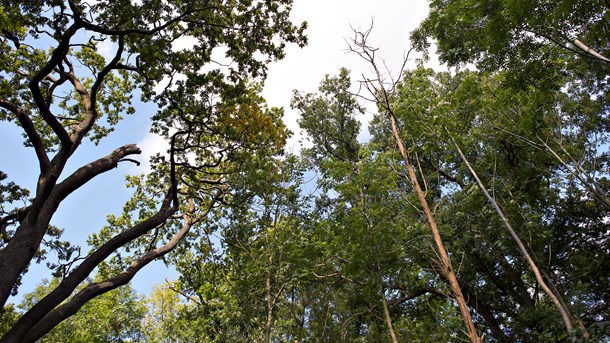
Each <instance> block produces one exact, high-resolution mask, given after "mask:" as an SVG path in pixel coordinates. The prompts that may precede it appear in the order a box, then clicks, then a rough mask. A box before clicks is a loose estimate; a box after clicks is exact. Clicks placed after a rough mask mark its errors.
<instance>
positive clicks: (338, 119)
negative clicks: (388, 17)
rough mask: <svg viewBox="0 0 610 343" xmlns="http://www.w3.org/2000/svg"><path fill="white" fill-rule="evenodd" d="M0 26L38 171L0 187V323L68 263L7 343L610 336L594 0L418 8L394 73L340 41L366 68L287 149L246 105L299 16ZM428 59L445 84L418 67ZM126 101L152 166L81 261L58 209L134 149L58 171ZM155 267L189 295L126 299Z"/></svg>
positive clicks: (191, 11) (322, 102) (362, 35)
mask: <svg viewBox="0 0 610 343" xmlns="http://www.w3.org/2000/svg"><path fill="white" fill-rule="evenodd" d="M1 9H2V16H0V21H2V24H3V26H2V27H3V29H2V32H1V36H0V38H1V42H2V44H3V45H2V50H0V54H3V55H2V57H3V58H1V59H0V63H3V64H2V67H3V69H2V73H0V107H1V108H2V112H1V113H2V114H1V115H2V119H3V120H6V121H12V122H15V123H16V124H17V125H18V126H19V127H21V128H22V129H23V131H24V134H25V138H26V141H25V144H26V145H27V146H29V147H31V148H32V150H33V151H34V153H35V154H36V156H37V158H38V161H39V168H40V176H39V179H38V180H39V181H38V186H37V188H36V189H35V190H32V194H33V195H31V194H30V191H29V190H27V189H24V188H22V187H21V186H20V185H17V184H15V183H14V182H11V180H10V178H9V177H10V175H8V176H7V175H6V174H4V173H0V191H1V193H0V201H1V202H2V207H1V208H0V209H1V210H2V222H1V224H2V236H3V239H4V240H3V243H1V244H2V245H0V248H1V250H0V268H1V269H0V270H2V273H3V278H2V279H1V280H0V295H2V296H4V298H0V299H3V304H4V303H5V302H6V299H7V298H8V296H9V293H10V292H11V291H15V290H17V289H18V285H19V277H20V275H22V274H23V273H25V272H26V271H27V267H28V265H29V264H30V263H31V262H33V261H35V260H36V259H37V258H38V257H40V256H41V255H43V254H44V251H43V249H53V250H54V251H56V252H57V254H58V256H59V261H58V262H57V263H56V264H54V265H52V266H51V267H52V269H53V271H54V273H55V278H54V279H52V280H51V281H45V282H43V283H42V284H41V285H40V286H39V287H38V288H37V289H36V290H35V291H34V292H33V293H31V294H28V295H26V296H25V297H24V300H23V301H22V303H21V304H17V305H14V304H8V305H5V306H4V307H3V310H2V312H0V319H1V320H0V335H3V338H2V342H21V341H36V340H38V339H42V341H47V340H48V341H68V342H72V341H131V342H284V341H286V342H318V341H324V342H392V343H397V342H403V341H408V342H430V341H439V342H463V341H466V340H469V341H470V342H558V341H571V342H581V341H582V342H597V341H607V340H608V339H609V338H610V310H609V307H608V303H609V301H610V299H609V293H608V289H609V280H610V256H609V255H608V246H609V244H610V241H609V236H608V232H609V231H608V215H609V213H610V200H609V197H608V190H609V186H610V174H609V170H610V169H609V165H610V163H609V159H608V158H609V156H610V155H609V154H608V143H609V138H610V136H609V128H610V125H609V118H608V109H609V108H610V106H609V104H610V102H609V101H608V99H609V98H608V94H610V93H609V89H608V68H609V66H610V61H609V60H608V58H607V56H608V54H610V52H609V51H608V49H609V47H610V45H608V27H607V26H608V20H607V19H608V18H607V16H608V11H609V10H610V8H609V7H608V4H607V3H606V2H604V1H589V2H583V1H580V2H578V1H567V0H566V1H547V2H545V1H538V2H534V3H532V2H527V1H517V0H503V1H474V0H452V1H436V0H433V1H431V2H430V13H429V15H428V17H427V18H426V19H425V20H424V21H423V22H422V23H421V25H420V26H419V27H418V28H417V29H416V30H414V31H413V32H412V33H411V39H412V44H413V46H412V49H411V50H410V52H409V55H410V54H411V53H416V51H417V50H419V51H420V52H423V53H424V56H423V57H424V58H423V59H422V60H418V61H416V63H415V64H414V65H413V66H412V67H411V66H410V65H409V64H408V63H407V62H409V61H408V60H405V65H404V66H403V70H401V72H400V74H399V75H390V74H388V72H387V71H386V70H387V69H386V68H384V66H383V62H382V59H381V56H380V55H381V51H380V50H379V49H377V48H375V46H374V42H372V41H370V35H369V34H370V33H371V30H372V28H371V30H365V31H358V30H355V31H354V38H353V40H351V41H350V44H349V45H348V47H347V48H348V50H350V51H351V52H352V53H355V54H356V55H357V56H359V57H361V58H362V63H363V64H365V65H366V67H367V68H369V70H371V73H370V74H369V75H362V78H361V79H359V80H355V77H353V76H352V75H350V71H349V70H347V69H345V68H341V69H339V70H338V72H337V74H336V75H326V76H324V77H323V78H322V79H321V82H320V85H319V88H318V89H317V91H313V92H311V91H310V90H294V92H293V97H292V100H291V108H292V110H293V111H294V112H295V113H296V114H297V115H298V120H297V122H298V124H299V126H300V129H301V130H302V131H303V133H304V140H305V141H306V143H305V144H304V147H303V149H302V150H301V151H300V153H298V154H296V155H294V154H289V153H286V152H284V151H283V149H284V144H285V142H286V139H287V138H288V137H289V136H290V134H291V133H290V132H289V130H288V129H287V128H286V127H285V125H284V122H283V117H282V116H283V110H282V109H277V108H269V107H268V106H267V105H266V102H265V99H263V98H262V97H261V95H260V91H261V81H262V80H263V79H264V77H265V72H266V65H267V63H268V62H271V61H273V60H275V59H279V58H281V57H283V50H284V45H285V44H287V43H296V44H298V45H301V46H302V45H303V44H305V42H306V40H305V37H304V31H303V30H304V26H295V25H294V24H293V23H291V22H290V20H289V13H290V10H291V2H290V1H280V0H277V1H245V0H244V1H230V2H221V1H218V2H216V1H207V2H206V1H193V2H191V1H179V2H170V3H168V2H163V1H142V2H139V3H129V4H117V3H116V2H112V1H108V2H104V1H100V2H96V3H95V4H87V3H81V2H76V1H68V2H66V3H64V2H61V1H48V2H45V3H44V4H38V3H35V2H31V3H30V2H20V3H13V2H10V1H9V2H7V1H5V2H4V3H3V5H2V7H1ZM181 39H189V40H192V41H194V42H196V43H194V45H193V48H192V49H189V48H184V49H183V48H181V47H180V46H179V45H178V43H177V42H179V41H180V40H181ZM109 42H110V43H111V46H112V47H113V49H114V50H113V51H112V56H110V57H108V56H106V57H105V56H104V55H102V54H101V53H100V50H99V45H100V44H108V43H109ZM432 44H434V45H435V46H436V49H437V53H438V55H439V58H440V60H441V61H442V62H444V63H446V64H447V69H446V70H444V71H441V70H440V69H438V68H436V69H431V68H427V67H426V66H425V57H426V56H425V54H430V53H431V51H429V49H431V47H432ZM219 49H220V50H219ZM218 51H221V52H222V53H224V54H225V58H226V59H227V60H228V61H229V62H230V63H224V62H221V63H219V64H215V63H214V61H213V55H214V56H216V53H217V52H218ZM409 55H407V57H406V58H409ZM216 62H218V61H216ZM215 65H216V66H217V67H213V66H215ZM406 66H409V67H406ZM473 66H474V68H472V67H473ZM358 90H360V91H358ZM133 96H141V97H142V99H143V100H145V101H149V102H153V103H155V104H156V105H157V107H158V111H157V112H156V113H155V114H154V115H153V116H152V117H151V120H152V123H153V131H154V132H156V133H158V134H159V135H161V136H163V137H165V138H166V139H167V141H168V145H169V148H168V151H167V153H166V154H163V153H161V154H158V155H156V156H155V157H153V159H152V169H151V171H150V172H149V173H147V174H144V175H138V176H129V177H128V186H130V187H132V188H133V196H132V198H131V199H130V200H129V201H128V202H127V203H126V204H125V206H124V209H123V212H122V213H120V214H114V215H110V216H109V217H108V224H107V225H106V226H105V227H103V228H100V230H99V231H98V232H96V233H95V234H93V235H91V236H90V237H89V239H88V244H89V246H90V248H91V251H90V252H88V254H87V255H86V256H84V257H80V256H77V255H78V254H77V251H78V250H76V247H74V246H73V245H72V244H70V243H69V242H64V241H63V240H62V239H61V237H60V236H61V233H62V230H63V229H64V228H57V227H54V226H53V225H52V223H53V222H52V217H53V213H54V212H55V210H56V209H57V206H59V204H60V203H61V201H62V200H64V199H65V198H66V197H68V196H69V195H70V194H71V193H72V192H73V191H74V190H76V189H77V188H79V187H80V186H82V185H83V184H85V183H86V182H88V181H89V180H91V179H92V178H94V177H95V176H97V175H99V174H101V173H104V172H107V171H110V170H111V169H112V168H113V167H115V166H116V165H117V164H118V163H120V162H131V161H132V159H131V158H132V155H135V154H137V153H139V152H140V151H139V148H137V147H136V146H135V145H127V146H123V147H119V148H117V149H116V150H115V151H114V152H112V153H111V154H110V155H108V156H106V157H102V158H98V159H97V160H94V162H91V163H89V164H87V165H85V166H82V167H81V168H78V169H76V170H75V171H65V172H64V169H66V167H65V166H66V163H67V161H68V160H69V159H70V157H71V156H73V153H74V151H75V150H76V149H77V148H78V147H79V145H81V143H82V142H83V140H84V139H85V138H89V139H91V140H93V141H94V142H97V141H99V140H100V139H103V138H104V137H105V136H107V135H109V134H110V133H111V131H112V129H113V128H114V127H116V125H120V123H121V122H120V116H121V115H124V114H129V113H131V112H133V111H134V110H136V109H134V108H132V107H131V102H130V101H131V99H132V97H133ZM367 110H368V111H372V112H373V118H372V120H371V121H370V122H367V123H364V122H363V120H362V118H363V117H364V116H363V114H364V113H365V112H366V111H367ZM365 130H367V131H365ZM62 172H64V173H67V174H68V175H67V176H66V175H63V174H62ZM24 201H25V203H26V204H27V205H26V206H25V207H19V206H18V205H17V204H18V203H19V202H24ZM66 229H67V228H66ZM45 235H46V237H47V238H52V239H47V238H45ZM42 242H51V244H50V245H49V244H47V246H44V245H41V244H42ZM157 258H163V259H164V261H165V262H166V263H168V264H170V265H172V266H173V268H175V269H176V270H177V271H178V272H179V277H178V278H177V279H176V280H171V281H167V282H166V283H164V284H163V285H159V286H158V287H156V288H155V289H154V291H153V292H152V293H151V294H149V295H143V296H138V295H136V294H134V292H133V290H132V289H130V288H129V286H128V285H127V286H125V284H127V283H128V282H129V280H130V279H131V278H132V277H133V275H134V274H135V273H136V272H137V271H138V270H140V269H141V268H142V267H143V266H144V265H146V264H147V263H149V262H150V261H152V260H153V259H157ZM4 275H6V277H5V276H4ZM120 286H122V287H120ZM2 287H4V288H2ZM119 287H120V288H119ZM117 288H118V289H117ZM98 312H99V313H102V314H103V315H98V314H97V313H98ZM114 313H116V314H114ZM88 323H95V325H98V324H99V325H100V326H95V325H93V324H91V325H87V324H88ZM102 326H103V328H102ZM45 335H46V336H45Z"/></svg>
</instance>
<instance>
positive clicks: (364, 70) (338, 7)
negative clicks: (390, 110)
mask: <svg viewBox="0 0 610 343" xmlns="http://www.w3.org/2000/svg"><path fill="white" fill-rule="evenodd" d="M427 14H428V4H427V2H426V1H425V0H410V1H390V0H380V1H368V0H352V1H349V2H345V1H328V0H295V2H294V7H293V13H292V15H291V18H292V19H293V21H294V22H295V23H300V22H302V21H307V22H308V29H307V31H306V34H307V36H308V39H309V44H308V46H306V47H305V48H303V49H299V48H298V47H295V46H293V45H288V47H287V49H286V58H285V59H284V60H282V61H279V62H277V63H273V64H271V65H270V66H269V75H268V79H267V81H266V82H265V88H264V90H263V96H264V97H265V99H266V100H267V102H268V104H269V105H270V106H274V107H283V108H284V109H285V118H284V119H285V122H286V125H287V126H288V128H289V129H290V130H291V131H293V132H295V137H293V138H292V139H291V140H290V141H289V142H288V145H287V149H288V150H293V151H294V150H297V149H298V140H299V139H300V138H301V137H300V135H299V129H298V125H297V122H296V120H297V117H298V113H297V112H296V111H294V110H291V109H290V100H291V98H292V91H293V90H294V89H297V90H300V91H304V92H315V91H317V89H318V85H319V83H320V81H321V80H322V78H323V77H324V75H325V74H331V75H336V74H338V72H339V68H341V67H346V68H348V69H349V70H351V76H352V81H353V82H356V81H358V80H360V79H361V78H362V75H367V76H368V75H371V70H370V68H369V66H368V65H367V63H366V62H365V61H364V60H362V59H361V58H360V57H358V56H356V55H355V54H353V53H351V52H349V51H348V43H347V42H348V41H349V40H350V39H351V38H353V32H352V29H351V28H352V27H354V28H355V29H359V30H366V29H368V28H369V27H370V25H371V23H372V22H373V31H372V32H371V35H370V37H369V43H370V44H371V46H374V47H378V48H379V50H378V52H377V54H378V57H379V58H380V59H383V61H384V62H385V64H386V66H387V67H388V69H389V71H390V73H391V74H392V76H393V77H394V78H397V77H399V75H397V74H398V73H399V72H400V67H401V65H402V61H403V56H404V54H405V53H406V51H408V49H409V47H410V45H409V34H410V32H411V31H412V30H414V29H415V28H416V27H417V26H418V25H419V23H420V22H421V21H422V20H423V19H424V18H425V17H426V15H427ZM435 65H436V63H435V62H434V61H432V66H435ZM411 66H413V64H411ZM354 91H357V88H356V87H355V88H354ZM368 108H369V109H370V111H372V110H373V108H372V107H371V106H369V107H368ZM371 118H372V115H371V114H368V115H366V116H363V118H362V121H363V129H365V128H366V127H367V126H368V121H369V120H370V119H371ZM361 138H362V137H361Z"/></svg>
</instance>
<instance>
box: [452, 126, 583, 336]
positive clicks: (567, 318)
mask: <svg viewBox="0 0 610 343" xmlns="http://www.w3.org/2000/svg"><path fill="white" fill-rule="evenodd" d="M451 141H452V143H453V146H454V147H455V148H456V150H457V152H458V154H459V155H460V157H461V158H462V161H464V164H466V166H467V167H468V170H470V173H471V174H472V176H473V177H474V179H475V180H476V181H477V184H478V186H479V188H480V189H481V191H482V192H483V194H485V197H486V198H487V200H488V201H489V203H490V204H491V205H492V206H493V207H494V209H495V210H496V212H497V213H498V215H499V216H500V219H502V222H503V223H504V226H505V227H506V229H507V230H508V232H509V233H510V235H511V237H512V238H513V240H514V241H515V243H516V244H517V246H518V247H519V252H520V253H521V255H522V256H523V258H524V259H525V260H526V261H527V263H528V265H529V266H530V269H531V270H532V271H533V272H534V276H535V277H536V281H537V282H538V284H540V287H542V290H543V291H544V293H546V295H547V296H548V297H549V298H550V299H551V301H552V302H553V304H554V305H555V307H556V308H557V310H558V311H559V314H560V315H561V319H562V320H563V323H564V325H565V326H566V329H567V331H568V334H570V335H571V334H572V332H573V331H574V323H573V321H574V317H573V315H572V314H571V313H570V310H569V309H568V307H567V306H566V304H565V302H564V301H563V300H562V299H561V295H560V294H555V293H554V292H553V291H552V290H551V289H550V287H549V286H548V285H547V283H546V282H545V280H544V278H543V277H542V274H541V272H540V269H539V268H538V266H537V265H536V262H535V261H534V259H533V258H532V257H531V256H530V254H529V252H528V251H527V248H526V247H525V245H524V244H523V242H522V241H521V238H520V237H519V235H518V234H517V232H516V231H515V230H514V229H513V227H512V225H511V224H510V221H509V220H508V218H506V216H505V215H504V212H503V211H502V209H501V208H500V206H499V205H498V202H497V201H496V199H494V198H493V197H492V196H491V195H490V194H489V192H488V191H487V189H486V188H485V185H484V184H483V182H482V181H481V179H480V178H479V176H478V174H477V173H476V171H475V170H474V168H473V167H472V165H471V164H470V162H469V161H468V159H467V158H466V156H465V155H464V153H463V152H462V149H460V147H459V145H458V144H457V142H456V141H455V140H454V139H453V138H451ZM549 281H550V280H549ZM577 326H578V322H577ZM580 330H581V331H582V333H583V335H584V337H585V338H588V337H589V333H588V332H587V330H586V328H585V327H584V325H582V324H581V325H580Z"/></svg>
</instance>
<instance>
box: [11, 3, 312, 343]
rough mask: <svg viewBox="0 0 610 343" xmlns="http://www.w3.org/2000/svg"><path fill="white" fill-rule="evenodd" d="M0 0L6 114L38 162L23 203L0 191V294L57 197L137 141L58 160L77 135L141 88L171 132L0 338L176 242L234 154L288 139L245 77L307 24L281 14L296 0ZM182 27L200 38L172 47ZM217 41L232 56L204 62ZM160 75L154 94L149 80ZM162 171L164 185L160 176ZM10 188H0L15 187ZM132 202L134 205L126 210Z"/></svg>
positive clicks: (84, 297) (128, 273) (28, 328)
mask: <svg viewBox="0 0 610 343" xmlns="http://www.w3.org/2000/svg"><path fill="white" fill-rule="evenodd" d="M0 9H1V11H2V12H1V14H0V23H1V25H0V26H2V33H1V36H0V42H1V44H2V45H1V46H2V49H1V51H0V60H1V62H0V63H1V66H2V69H1V70H2V74H3V75H2V78H1V79H0V108H1V112H0V118H1V119H2V120H5V121H14V122H16V123H17V125H18V126H20V127H21V128H22V129H23V132H24V134H25V136H26V142H25V143H26V145H27V146H30V147H31V148H32V150H33V152H35V154H36V157H37V159H38V164H39V165H38V167H39V176H38V182H37V186H36V190H35V191H34V192H33V196H32V199H31V200H30V201H28V203H27V204H26V206H25V207H24V208H13V209H10V208H7V209H6V210H4V208H5V207H4V204H3V218H2V231H3V232H2V234H3V238H4V241H3V243H2V245H1V246H0V248H1V250H0V269H2V272H3V277H2V279H1V280H0V304H2V305H3V306H4V304H5V303H6V301H7V299H8V297H9V295H10V294H11V292H15V291H16V290H17V287H18V285H19V280H20V277H21V275H22V274H23V273H24V272H26V270H27V267H28V265H29V264H30V263H31V261H32V259H33V258H34V256H35V255H36V253H37V251H39V249H40V245H41V242H42V241H43V238H44V237H45V235H47V234H54V235H55V236H57V231H56V230H52V229H49V228H50V227H51V226H50V224H51V221H52V218H53V214H54V213H55V211H56V210H57V208H58V206H59V205H60V204H61V202H62V201H63V200H64V199H66V198H67V197H68V196H70V194H72V193H73V192H74V191H75V190H76V189H78V188H80V187H81V186H83V185H84V184H86V183H87V182H88V181H90V180H91V179H93V178H95V177H96V176H98V175H100V174H102V173H105V172H107V171H109V170H111V169H112V168H114V167H115V166H116V165H117V164H118V163H120V162H127V161H131V159H130V157H131V156H132V155H136V154H139V153H140V149H139V148H138V147H137V146H135V145H132V144H130V145H125V146H122V147H118V148H117V149H115V150H114V151H113V152H111V153H110V154H109V155H107V156H105V157H101V158H98V159H96V160H94V161H93V162H91V163H88V164H86V165H83V166H82V167H80V168H78V169H76V170H75V171H73V172H71V173H70V172H68V171H67V170H66V164H67V163H68V161H69V160H70V158H71V157H72V156H73V154H74V152H75V151H76V150H77V149H78V148H79V146H81V144H83V142H84V140H85V138H89V139H91V140H92V141H94V142H97V141H99V140H100V139H102V138H103V137H105V136H107V135H108V134H109V133H110V132H111V131H112V128H113V127H114V126H115V125H118V122H119V120H120V118H121V115H123V114H125V113H127V114H129V113H132V112H133V111H134V109H133V108H132V106H131V105H130V99H131V98H132V96H133V95H134V91H135V90H136V89H138V90H139V91H140V92H141V94H142V98H143V100H145V101H154V102H155V103H156V104H157V106H158V108H159V110H158V112H157V114H156V115H155V116H153V118H152V119H153V126H154V131H155V132H157V133H159V134H161V135H162V136H164V137H166V138H167V139H168V140H169V141H170V148H169V151H168V156H167V157H164V156H158V158H156V159H155V161H154V167H153V169H154V173H152V174H151V175H150V176H148V178H141V179H132V183H133V184H134V185H138V187H139V188H138V187H137V190H136V194H135V197H134V200H132V201H130V202H129V203H128V204H127V206H126V210H125V213H124V215H123V216H121V217H119V218H118V219H117V220H114V219H112V218H111V220H110V222H111V223H110V225H109V226H108V227H107V228H105V229H103V230H102V231H101V232H100V234H98V235H96V236H95V237H94V238H93V239H92V242H91V243H92V245H93V249H92V250H91V251H90V252H89V254H88V255H87V256H86V257H85V258H84V259H82V261H80V263H78V264H77V263H76V262H78V261H76V260H74V257H73V256H71V254H69V253H66V254H64V255H63V256H64V257H65V259H66V260H67V261H65V263H60V264H59V267H58V269H57V270H56V272H57V273H58V274H59V275H62V276H63V277H62V281H61V282H60V283H59V285H58V286H57V287H56V288H55V289H54V290H52V291H51V292H50V293H49V294H48V295H47V296H45V297H44V298H42V299H40V300H39V301H38V302H37V303H36V304H35V305H34V306H33V307H32V308H31V309H30V310H29V311H28V312H26V313H25V314H24V315H23V316H22V317H21V318H20V319H19V320H18V321H17V322H16V323H15V324H14V326H13V327H12V330H11V331H10V332H8V333H7V334H6V335H5V336H4V337H3V338H2V341H3V342H16V341H35V340H37V339H38V338H40V337H41V336H42V335H44V334H45V333H47V332H49V331H50V330H51V329H52V328H53V327H54V326H56V325H57V324H58V323H60V322H61V321H62V320H64V319H66V318H67V317H69V316H71V315H73V314H74V313H76V311H78V309H79V308H81V307H82V306H83V305H84V304H85V303H87V302H88V301H89V300H91V299H92V298H94V297H96V296H98V295H100V294H103V293H105V292H107V291H109V290H112V289H114V288H117V287H119V286H121V285H124V284H126V283H127V282H128V281H129V280H130V279H131V278H132V277H133V276H134V274H135V273H136V272H137V271H138V270H140V269H141V268H142V267H144V266H145V265H146V264H147V263H149V262H150V261H152V260H154V259H156V258H158V257H161V256H163V255H165V254H167V253H168V252H169V251H171V250H172V249H173V248H174V247H175V246H176V245H177V244H178V242H180V241H181V240H182V239H184V237H185V236H186V235H187V234H188V232H189V230H190V228H191V227H192V226H193V225H195V224H196V223H197V222H198V221H199V220H201V218H202V217H203V216H205V215H207V213H209V211H210V210H212V209H213V208H214V207H215V206H217V204H219V203H221V202H222V198H223V197H224V193H225V190H226V187H224V186H223V185H224V183H225V182H224V180H223V178H222V175H223V174H224V173H227V172H234V171H235V169H236V168H238V167H239V162H238V161H239V160H240V159H242V160H243V159H244V158H246V156H247V155H248V154H249V153H251V152H253V151H255V150H257V149H258V148H259V147H261V148H268V149H272V150H274V151H278V147H280V146H281V145H282V142H283V139H285V136H284V133H283V127H282V126H281V124H280V123H279V115H280V113H278V111H275V110H269V109H267V108H266V106H265V105H264V103H263V101H262V99H260V97H258V96H256V95H255V93H256V88H255V87H252V83H251V82H250V81H248V80H249V79H251V80H254V79H257V78H262V77H264V75H265V64H266V63H267V62H269V61H272V60H274V59H277V58H281V57H282V56H283V47H284V45H285V44H286V43H287V42H293V43H297V44H299V45H301V46H302V45H303V44H304V43H305V38H304V36H303V29H304V27H305V25H302V26H301V27H296V26H294V25H293V24H292V23H291V22H290V21H289V18H288V14H289V12H290V9H291V1H267V2H263V3H259V2H256V3H252V2H250V1H235V2H231V3H228V4H226V3H223V2H218V1H205V2H201V1H180V2H174V3H167V2H164V1H155V0H151V1H143V2H141V3H132V2H128V3H124V2H113V1H100V2H96V3H95V4H89V3H86V2H80V1H72V0H67V1H44V2H40V1H25V2H24V1H12V0H5V1H3V2H2V4H1V5H0ZM181 37H189V38H193V39H194V40H195V41H196V43H195V46H194V47H193V48H192V49H183V50H177V49H173V48H172V43H173V42H174V41H176V40H177V39H179V38H181ZM100 42H106V43H112V44H113V46H114V55H113V56H112V57H110V58H108V59H106V58H104V57H103V56H102V55H101V54H100V53H99V52H98V45H99V44H100ZM47 48H48V49H47ZM219 48H224V49H225V55H226V57H227V59H228V60H229V61H233V62H234V63H232V64H231V65H230V66H229V67H227V68H224V69H212V70H208V71H206V69H205V68H203V67H204V66H206V65H208V64H209V63H210V62H211V61H212V57H211V56H212V52H213V51H214V50H216V49H219ZM179 75H181V76H183V77H184V80H180V78H179V77H178V76H179ZM168 79H169V84H168V86H167V87H165V88H164V89H162V90H161V91H160V92H159V93H158V94H157V93H156V92H155V90H154V87H155V86H157V85H158V84H159V83H160V82H162V81H163V80H168ZM103 121H106V123H103ZM259 132H264V133H265V134H263V135H258V133H259ZM66 174H67V175H66ZM159 184H162V185H168V186H167V187H166V188H165V189H164V190H162V189H159V187H158V185H159ZM153 185H156V186H155V187H153ZM13 190H14V188H11V191H10V192H12V193H11V194H13V195H10V196H8V197H5V195H4V194H3V196H2V200H3V201H4V200H5V199H8V200H9V201H10V200H11V199H12V198H11V197H14V194H15V191H13ZM2 191H3V193H4V192H5V188H4V187H3V188H2ZM136 206H144V207H142V208H141V209H138V208H136ZM132 211H136V212H137V213H138V214H139V215H138V214H136V215H130V214H129V213H131V212H132ZM176 216H177V217H176ZM176 218H178V219H176ZM178 221H181V222H178ZM9 225H13V227H14V228H13V229H9V227H10V226H9ZM61 246H62V247H65V245H61ZM121 249H126V251H131V252H132V254H131V255H130V256H129V258H125V259H121V258H120V256H121V255H120V254H118V255H115V258H114V259H112V260H109V262H110V264H109V266H110V267H112V268H106V270H105V271H102V276H103V279H102V280H99V281H97V282H92V283H88V284H87V285H86V286H85V287H83V288H82V289H81V290H80V291H78V293H76V294H75V295H72V296H71V297H70V295H71V294H72V292H73V291H74V290H75V289H76V288H77V286H78V285H80V284H81V283H82V282H84V281H85V280H86V279H87V277H88V276H89V275H90V274H91V272H92V271H93V270H94V269H95V268H96V267H98V266H101V267H102V268H104V267H105V265H106V264H107V262H104V261H105V260H107V258H108V257H109V256H111V254H113V253H115V252H118V251H120V250H121ZM64 250H65V249H64ZM124 253H125V251H124ZM60 256H62V255H61V254H60ZM117 256H118V257H117ZM115 262H116V263H115ZM104 273H105V274H104ZM68 297H70V299H69V301H67V302H64V301H65V300H67V299H68ZM62 302H64V303H62Z"/></svg>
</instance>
